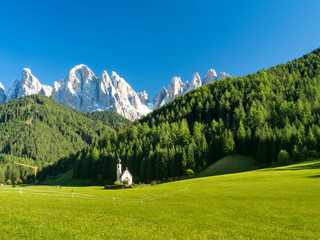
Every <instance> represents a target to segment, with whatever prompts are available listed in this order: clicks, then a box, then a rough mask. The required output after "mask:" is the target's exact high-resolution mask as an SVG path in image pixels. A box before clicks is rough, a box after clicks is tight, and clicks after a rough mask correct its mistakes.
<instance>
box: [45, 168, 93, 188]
mask: <svg viewBox="0 0 320 240" xmlns="http://www.w3.org/2000/svg"><path fill="white" fill-rule="evenodd" d="M72 175H73V171H72V170H71V171H69V172H67V173H65V174H63V175H62V176H60V177H58V178H54V179H49V180H46V181H44V182H43V183H44V184H45V185H62V186H87V185H89V184H90V183H91V182H92V179H73V178H72Z"/></svg>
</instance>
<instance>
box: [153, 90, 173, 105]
mask: <svg viewBox="0 0 320 240" xmlns="http://www.w3.org/2000/svg"><path fill="white" fill-rule="evenodd" d="M167 98H169V94H168V91H167V89H166V88H165V87H163V88H162V89H161V90H160V91H159V92H158V93H157V95H156V96H155V97H154V99H153V101H152V103H153V109H157V108H158V107H160V106H163V105H165V104H166V103H167V102H166V99H167Z"/></svg>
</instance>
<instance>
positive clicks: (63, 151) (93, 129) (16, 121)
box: [0, 95, 112, 182]
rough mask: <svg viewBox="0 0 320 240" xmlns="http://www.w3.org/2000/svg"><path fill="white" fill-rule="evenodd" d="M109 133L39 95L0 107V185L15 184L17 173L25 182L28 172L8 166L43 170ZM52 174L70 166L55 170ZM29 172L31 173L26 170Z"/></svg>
mask: <svg viewBox="0 0 320 240" xmlns="http://www.w3.org/2000/svg"><path fill="white" fill-rule="evenodd" d="M110 131H112V130H111V128H109V127H107V126H105V125H104V124H102V123H101V122H99V121H94V120H91V119H89V118H87V117H85V116H84V115H83V113H81V112H79V111H75V110H73V109H70V108H68V107H65V106H63V105H61V104H59V103H57V102H56V101H54V100H52V99H50V98H48V97H45V96H40V95H32V96H27V97H22V98H19V99H15V100H12V101H10V102H7V103H4V104H0V153H1V157H0V168H1V169H0V182H3V179H1V178H2V175H3V174H1V172H2V171H3V172H5V178H11V180H16V179H14V178H16V175H17V174H14V172H15V171H19V174H20V176H19V177H22V178H26V176H27V172H26V171H28V169H26V171H25V168H24V167H17V166H15V165H12V162H13V161H20V162H21V159H18V157H19V158H28V160H25V161H23V160H22V162H25V163H29V164H30V165H37V166H39V167H40V169H41V168H42V167H43V166H46V165H50V164H53V163H56V162H57V161H58V160H59V159H61V158H63V157H67V156H69V155H70V154H73V153H75V152H77V151H80V150H81V149H83V148H84V147H86V146H88V145H89V144H92V143H94V142H95V141H96V140H97V139H98V138H99V136H100V135H101V134H103V133H107V132H110ZM59 167H60V168H59V169H56V170H55V171H54V172H53V174H55V173H59V172H60V171H63V170H66V169H65V168H70V167H71V166H59ZM30 171H31V170H30Z"/></svg>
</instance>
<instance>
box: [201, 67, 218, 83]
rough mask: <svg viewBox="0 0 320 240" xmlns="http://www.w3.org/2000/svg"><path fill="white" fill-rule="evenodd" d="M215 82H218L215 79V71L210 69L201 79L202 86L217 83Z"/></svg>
mask: <svg viewBox="0 0 320 240" xmlns="http://www.w3.org/2000/svg"><path fill="white" fill-rule="evenodd" d="M217 80H218V78H217V73H216V70H214V69H210V70H209V71H208V72H207V74H206V76H205V77H204V78H203V82H202V85H204V84H208V83H211V82H214V81H217Z"/></svg>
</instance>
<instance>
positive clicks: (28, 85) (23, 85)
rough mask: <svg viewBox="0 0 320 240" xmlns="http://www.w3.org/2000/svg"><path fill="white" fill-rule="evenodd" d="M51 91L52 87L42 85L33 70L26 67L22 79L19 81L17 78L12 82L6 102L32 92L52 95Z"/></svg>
mask: <svg viewBox="0 0 320 240" xmlns="http://www.w3.org/2000/svg"><path fill="white" fill-rule="evenodd" d="M51 92H52V87H50V86H47V85H41V83H40V82H39V80H38V79H37V78H36V77H35V76H33V75H32V73H31V70H30V69H29V68H24V69H23V71H22V78H21V80H20V81H19V80H17V79H16V80H13V82H12V83H11V86H10V88H9V91H8V94H7V98H6V102H8V101H10V100H12V99H16V98H20V97H23V96H28V95H32V94H41V95H45V96H47V97H50V96H51Z"/></svg>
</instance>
